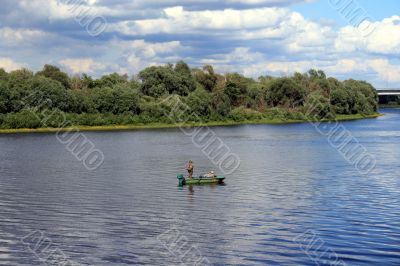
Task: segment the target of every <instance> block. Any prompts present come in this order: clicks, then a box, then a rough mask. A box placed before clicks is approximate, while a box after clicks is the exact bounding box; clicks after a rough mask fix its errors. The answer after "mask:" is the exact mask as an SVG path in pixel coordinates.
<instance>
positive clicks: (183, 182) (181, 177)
mask: <svg viewBox="0 0 400 266" xmlns="http://www.w3.org/2000/svg"><path fill="white" fill-rule="evenodd" d="M176 178H178V180H179V186H180V187H181V186H183V185H185V183H186V180H185V177H184V176H183V175H177V176H176Z"/></svg>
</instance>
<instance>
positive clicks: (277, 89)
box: [266, 78, 306, 107]
mask: <svg viewBox="0 0 400 266" xmlns="http://www.w3.org/2000/svg"><path fill="white" fill-rule="evenodd" d="M305 96H306V91H305V89H304V88H303V87H302V86H300V85H299V84H298V83H296V82H295V81H294V80H293V79H291V78H278V79H276V80H274V81H273V83H272V85H271V87H270V88H269V90H268V91H267V95H266V100H267V102H268V104H270V105H271V106H274V107H275V106H289V107H295V106H298V105H302V104H303V101H304V98H305Z"/></svg>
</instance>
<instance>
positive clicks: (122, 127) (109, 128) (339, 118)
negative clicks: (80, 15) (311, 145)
mask: <svg viewBox="0 0 400 266" xmlns="http://www.w3.org/2000/svg"><path fill="white" fill-rule="evenodd" d="M380 116H382V115H381V114H379V113H375V114H371V115H361V114H356V115H337V116H336V118H335V119H334V120H336V121H350V120H359V119H370V118H377V117H380ZM328 121H329V120H322V122H328ZM305 122H307V121H306V120H290V119H288V120H285V119H278V118H274V119H266V118H264V119H259V120H245V121H233V120H230V121H211V122H206V123H199V122H192V123H184V124H167V123H149V124H133V125H107V126H79V125H78V126H73V127H66V128H35V129H32V128H18V129H0V134H13V133H46V132H60V131H123V130H140V129H162V128H178V127H198V126H209V127H213V126H235V125H254V124H272V125H274V124H275V125H276V124H292V123H305Z"/></svg>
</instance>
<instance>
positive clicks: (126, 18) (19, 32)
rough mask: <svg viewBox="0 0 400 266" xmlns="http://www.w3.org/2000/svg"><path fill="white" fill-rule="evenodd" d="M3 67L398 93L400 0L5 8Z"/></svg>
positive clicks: (123, 2) (97, 1) (26, 1)
mask: <svg viewBox="0 0 400 266" xmlns="http://www.w3.org/2000/svg"><path fill="white" fill-rule="evenodd" d="M0 4H1V9H0V40H1V42H0V68H4V69H5V70H7V71H12V70H15V69H18V68H22V67H27V68H30V69H32V70H34V71H38V70H40V69H41V68H42V67H43V65H44V64H53V65H57V66H59V67H60V68H61V69H63V70H64V71H67V72H68V73H69V74H71V75H75V74H80V73H87V74H90V75H93V76H95V77H98V76H101V75H103V74H107V73H112V72H118V73H121V74H124V73H127V74H129V75H130V76H133V75H136V74H138V72H139V71H140V70H142V69H143V68H145V67H148V66H152V65H161V64H166V63H175V62H177V61H179V60H184V61H185V62H187V63H188V64H189V65H190V66H192V67H201V66H203V65H205V64H212V65H213V66H214V67H215V69H216V70H217V71H218V72H220V73H225V72H239V73H241V74H244V75H246V76H250V77H254V78H257V77H259V76H261V75H272V76H285V75H291V74H293V73H294V72H306V71H307V70H309V69H311V68H316V69H322V70H324V71H325V72H326V73H327V74H328V75H329V76H333V77H336V78H338V79H341V80H344V79H349V78H354V79H360V80H366V81H368V82H370V83H372V84H373V85H374V86H375V87H377V88H400V2H399V1H398V0H381V1H376V0H280V1H279V0H247V1H246V0H219V1H217V0H186V1H184V0H174V1H173V0H0Z"/></svg>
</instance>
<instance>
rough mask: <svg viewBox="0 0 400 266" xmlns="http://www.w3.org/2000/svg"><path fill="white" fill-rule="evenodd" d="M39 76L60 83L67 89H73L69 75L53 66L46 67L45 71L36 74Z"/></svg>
mask: <svg viewBox="0 0 400 266" xmlns="http://www.w3.org/2000/svg"><path fill="white" fill-rule="evenodd" d="M36 75H38V76H44V77H47V78H50V79H52V80H56V81H58V82H60V83H61V84H62V85H63V86H64V88H65V89H69V88H70V87H71V85H70V80H69V77H68V75H67V74H66V73H65V72H62V71H61V70H60V69H59V68H58V67H56V66H53V65H44V67H43V69H42V70H41V71H39V72H37V73H36Z"/></svg>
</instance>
